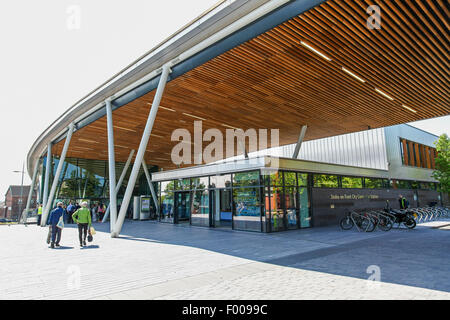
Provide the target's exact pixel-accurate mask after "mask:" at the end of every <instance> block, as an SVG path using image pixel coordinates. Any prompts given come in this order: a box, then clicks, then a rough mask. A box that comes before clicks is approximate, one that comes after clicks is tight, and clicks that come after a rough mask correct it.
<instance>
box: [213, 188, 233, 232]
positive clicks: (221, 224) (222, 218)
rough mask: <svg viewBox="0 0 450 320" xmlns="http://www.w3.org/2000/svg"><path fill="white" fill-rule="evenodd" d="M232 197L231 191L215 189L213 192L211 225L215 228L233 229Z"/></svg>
mask: <svg viewBox="0 0 450 320" xmlns="http://www.w3.org/2000/svg"><path fill="white" fill-rule="evenodd" d="M231 195H232V193H231V189H215V190H212V191H211V212H212V223H211V225H212V226H214V227H215V228H228V229H231V228H232V226H233V225H232V224H233V213H232V206H231V202H232V200H231Z"/></svg>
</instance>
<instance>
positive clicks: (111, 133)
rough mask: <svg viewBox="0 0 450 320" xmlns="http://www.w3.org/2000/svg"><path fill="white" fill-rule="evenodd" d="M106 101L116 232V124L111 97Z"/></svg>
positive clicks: (113, 219) (112, 200) (113, 216)
mask: <svg viewBox="0 0 450 320" xmlns="http://www.w3.org/2000/svg"><path fill="white" fill-rule="evenodd" d="M105 103H106V121H107V127H108V160H109V208H110V209H109V210H110V211H111V218H110V219H109V220H110V230H111V232H114V226H115V224H116V219H117V196H116V195H117V193H116V183H117V181H116V158H115V154H114V126H113V116H112V108H111V99H110V98H108V99H106V101H105Z"/></svg>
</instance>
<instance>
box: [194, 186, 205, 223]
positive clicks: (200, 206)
mask: <svg viewBox="0 0 450 320" xmlns="http://www.w3.org/2000/svg"><path fill="white" fill-rule="evenodd" d="M191 196H193V200H192V204H191V224H192V225H194V226H201V227H209V192H208V190H200V191H195V192H194V191H193V192H191Z"/></svg>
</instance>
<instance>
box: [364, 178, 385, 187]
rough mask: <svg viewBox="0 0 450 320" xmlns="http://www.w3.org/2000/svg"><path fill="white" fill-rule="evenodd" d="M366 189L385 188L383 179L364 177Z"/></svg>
mask: <svg viewBox="0 0 450 320" xmlns="http://www.w3.org/2000/svg"><path fill="white" fill-rule="evenodd" d="M364 184H365V187H366V189H383V187H384V186H383V179H375V178H364Z"/></svg>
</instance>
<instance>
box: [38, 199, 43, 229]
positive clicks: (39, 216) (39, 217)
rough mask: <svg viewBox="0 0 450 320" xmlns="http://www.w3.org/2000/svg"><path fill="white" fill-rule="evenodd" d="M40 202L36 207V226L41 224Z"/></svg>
mask: <svg viewBox="0 0 450 320" xmlns="http://www.w3.org/2000/svg"><path fill="white" fill-rule="evenodd" d="M42 210H43V209H42V203H39V206H38V209H37V226H40V225H41V218H42Z"/></svg>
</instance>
